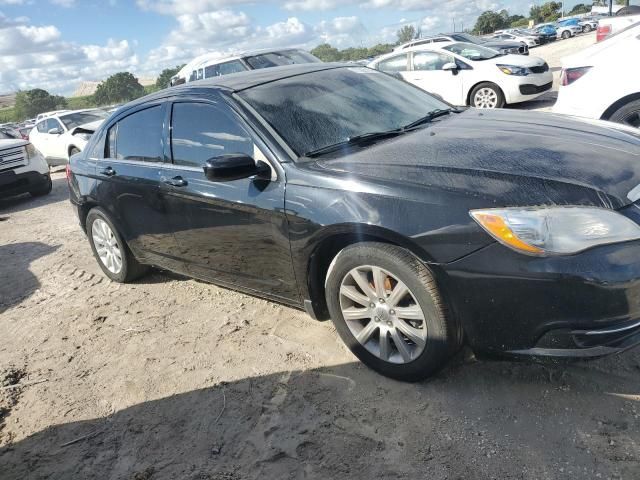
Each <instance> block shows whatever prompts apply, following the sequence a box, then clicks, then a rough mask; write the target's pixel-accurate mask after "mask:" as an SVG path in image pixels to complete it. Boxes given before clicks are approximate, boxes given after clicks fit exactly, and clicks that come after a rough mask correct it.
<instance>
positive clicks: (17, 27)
mask: <svg viewBox="0 0 640 480" xmlns="http://www.w3.org/2000/svg"><path fill="white" fill-rule="evenodd" d="M138 64H139V60H138V56H137V55H136V54H135V52H134V51H133V48H132V46H131V45H130V43H129V42H128V41H127V40H119V41H117V40H112V39H110V40H108V41H107V43H106V45H78V44H76V43H72V42H66V41H64V40H63V39H62V34H61V32H60V31H59V30H58V29H57V28H56V27H55V26H53V25H43V26H35V25H29V24H28V23H27V20H26V19H24V18H19V19H9V18H7V17H5V16H3V15H2V14H0V92H9V91H16V90H18V89H30V88H44V89H46V90H49V91H51V92H56V93H60V92H62V93H71V92H72V91H73V89H74V88H75V86H76V85H77V84H78V83H79V82H81V81H84V80H103V79H104V78H106V77H107V76H109V75H110V74H112V73H116V72H118V71H123V70H129V71H135V69H136V68H137V66H138Z"/></svg>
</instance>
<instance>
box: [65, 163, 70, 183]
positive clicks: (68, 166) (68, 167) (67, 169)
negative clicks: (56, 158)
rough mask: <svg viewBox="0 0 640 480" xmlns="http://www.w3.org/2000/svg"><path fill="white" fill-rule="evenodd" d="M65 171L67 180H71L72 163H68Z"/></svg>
mask: <svg viewBox="0 0 640 480" xmlns="http://www.w3.org/2000/svg"><path fill="white" fill-rule="evenodd" d="M64 171H65V173H66V175H67V181H69V180H71V165H69V164H68V163H67V166H66V167H65V169H64Z"/></svg>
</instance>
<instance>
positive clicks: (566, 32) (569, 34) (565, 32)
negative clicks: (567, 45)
mask: <svg viewBox="0 0 640 480" xmlns="http://www.w3.org/2000/svg"><path fill="white" fill-rule="evenodd" d="M562 38H563V39H564V40H566V39H567V38H571V32H570V31H569V30H565V31H564V32H562Z"/></svg>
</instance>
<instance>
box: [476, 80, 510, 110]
mask: <svg viewBox="0 0 640 480" xmlns="http://www.w3.org/2000/svg"><path fill="white" fill-rule="evenodd" d="M504 104H505V100H504V94H503V93H502V90H501V89H500V87H499V86H497V85H496V84H495V83H490V82H485V83H481V84H479V85H476V86H475V88H474V89H473V90H472V91H471V106H472V107H476V108H502V107H504Z"/></svg>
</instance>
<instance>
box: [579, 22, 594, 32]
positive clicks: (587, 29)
mask: <svg viewBox="0 0 640 480" xmlns="http://www.w3.org/2000/svg"><path fill="white" fill-rule="evenodd" d="M591 30H593V28H591V25H588V24H587V25H585V26H584V27H582V31H583V32H584V33H589V32H590V31H591Z"/></svg>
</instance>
